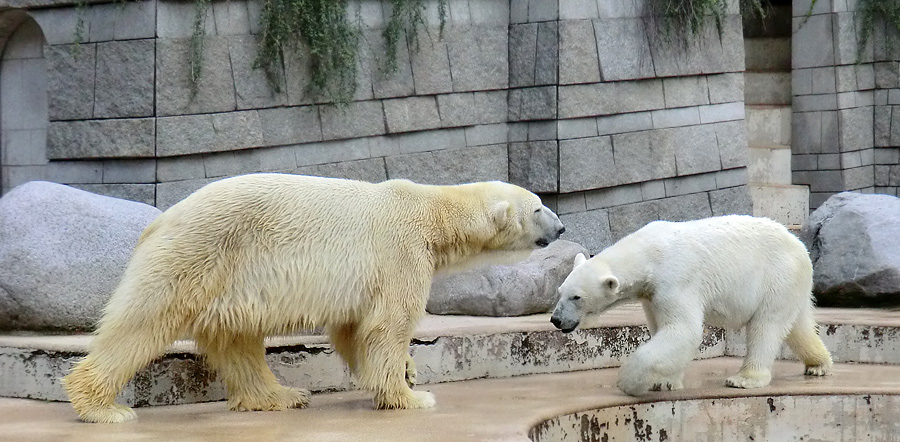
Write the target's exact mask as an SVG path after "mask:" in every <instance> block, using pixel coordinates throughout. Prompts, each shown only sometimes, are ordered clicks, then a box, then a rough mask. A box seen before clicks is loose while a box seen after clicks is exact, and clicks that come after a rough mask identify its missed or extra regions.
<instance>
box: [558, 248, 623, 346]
mask: <svg viewBox="0 0 900 442" xmlns="http://www.w3.org/2000/svg"><path fill="white" fill-rule="evenodd" d="M558 292H559V301H558V302H557V303H556V308H555V309H553V316H551V318H550V322H552V323H553V325H555V326H556V328H558V329H560V330H562V331H563V332H565V333H569V332H571V331H572V330H575V328H576V327H578V324H579V323H580V322H581V318H583V317H584V315H587V314H590V313H597V312H602V311H603V310H606V309H607V308H609V307H610V306H612V305H613V304H615V303H616V302H617V301H619V296H618V295H619V279H618V278H616V277H615V276H614V275H613V274H612V270H611V269H610V268H609V265H607V264H606V262H604V261H603V260H601V259H598V258H597V257H595V258H594V259H591V260H588V259H587V258H585V257H584V255H583V254H581V253H579V254H578V255H576V256H575V266H574V268H573V269H572V272H571V273H569V276H567V277H566V280H565V281H563V283H562V285H561V286H560V287H559V290H558Z"/></svg>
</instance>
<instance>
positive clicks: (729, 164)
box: [711, 121, 750, 169]
mask: <svg viewBox="0 0 900 442" xmlns="http://www.w3.org/2000/svg"><path fill="white" fill-rule="evenodd" d="M711 126H712V130H713V132H715V134H716V141H717V143H718V145H719V159H720V161H721V164H722V165H721V167H722V169H733V168H736V167H745V166H746V165H747V163H748V162H749V161H750V160H749V153H748V151H747V126H746V125H745V124H744V122H743V121H729V122H725V123H716V124H713V125H711Z"/></svg>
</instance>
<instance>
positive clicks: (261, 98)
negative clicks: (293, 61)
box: [225, 0, 287, 109]
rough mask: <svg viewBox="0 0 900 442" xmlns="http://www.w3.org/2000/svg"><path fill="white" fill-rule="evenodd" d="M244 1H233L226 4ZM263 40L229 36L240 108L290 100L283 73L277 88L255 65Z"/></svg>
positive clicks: (229, 51) (236, 95)
mask: <svg viewBox="0 0 900 442" xmlns="http://www.w3.org/2000/svg"><path fill="white" fill-rule="evenodd" d="M231 2H234V3H242V2H239V1H237V0H231V1H229V2H225V3H231ZM259 44H260V41H259V39H258V38H257V37H256V36H252V35H234V36H231V37H228V53H229V56H230V58H231V69H232V70H233V71H234V94H235V99H236V102H237V108H238V109H257V108H265V107H274V106H282V105H284V104H286V103H287V91H286V85H285V84H284V73H283V72H279V73H278V74H277V75H276V76H275V78H278V82H279V84H278V89H279V90H278V91H277V92H276V91H275V90H273V88H272V83H271V81H270V80H269V78H268V75H267V74H266V71H265V70H264V69H257V68H254V64H255V63H256V58H257V56H258V55H259Z"/></svg>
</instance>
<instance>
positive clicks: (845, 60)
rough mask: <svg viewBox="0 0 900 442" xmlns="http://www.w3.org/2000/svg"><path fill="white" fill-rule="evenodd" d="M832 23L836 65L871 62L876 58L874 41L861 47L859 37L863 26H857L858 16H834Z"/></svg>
mask: <svg viewBox="0 0 900 442" xmlns="http://www.w3.org/2000/svg"><path fill="white" fill-rule="evenodd" d="M832 21H833V23H832V26H833V30H834V58H835V63H836V64H853V63H856V62H857V61H861V62H871V61H872V59H873V56H874V51H873V48H874V46H873V44H872V39H871V38H869V41H868V42H867V44H866V47H865V48H860V47H859V42H858V37H857V36H858V35H859V34H860V33H861V32H862V26H861V23H860V26H857V23H856V22H857V14H856V13H855V12H842V13H838V14H833V15H832ZM859 21H860V22H861V20H859Z"/></svg>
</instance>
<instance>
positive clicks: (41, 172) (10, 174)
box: [0, 165, 48, 192]
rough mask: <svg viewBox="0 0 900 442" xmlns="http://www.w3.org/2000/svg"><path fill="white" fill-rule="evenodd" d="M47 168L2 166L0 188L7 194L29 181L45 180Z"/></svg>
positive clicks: (0, 169)
mask: <svg viewBox="0 0 900 442" xmlns="http://www.w3.org/2000/svg"><path fill="white" fill-rule="evenodd" d="M47 179H48V178H47V166H46V165H40V166H2V167H0V187H2V189H3V192H9V191H10V190H12V189H13V188H14V187H16V186H19V185H22V184H25V183H27V182H29V181H38V180H47Z"/></svg>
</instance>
